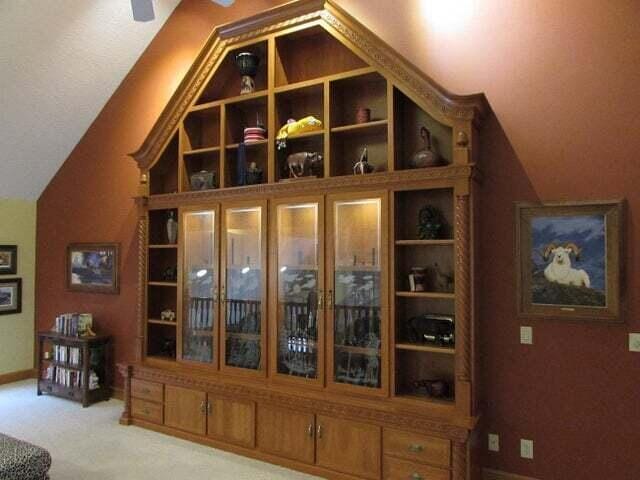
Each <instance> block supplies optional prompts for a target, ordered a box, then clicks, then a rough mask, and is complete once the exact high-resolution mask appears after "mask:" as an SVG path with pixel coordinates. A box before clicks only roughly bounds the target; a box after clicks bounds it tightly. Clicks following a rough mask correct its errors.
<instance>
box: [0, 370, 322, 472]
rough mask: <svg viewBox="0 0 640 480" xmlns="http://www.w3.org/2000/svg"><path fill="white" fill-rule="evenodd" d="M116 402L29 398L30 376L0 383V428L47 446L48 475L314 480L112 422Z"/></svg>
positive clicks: (119, 409) (32, 386)
mask: <svg viewBox="0 0 640 480" xmlns="http://www.w3.org/2000/svg"><path fill="white" fill-rule="evenodd" d="M121 412H122V402H120V401H119V400H110V401H109V402H101V403H96V404H95V405H92V406H91V407H89V408H82V406H81V405H80V404H78V403H74V402H70V401H67V400H63V399H59V398H55V397H48V396H41V397H38V396H36V385H35V381H34V380H25V381H23V382H17V383H12V384H9V385H3V386H0V432H2V433H6V434H7V435H11V436H14V437H16V438H19V439H22V440H26V441H28V442H31V443H34V444H36V445H39V446H41V447H44V448H46V449H47V450H49V452H50V453H51V457H52V459H53V464H52V466H51V471H50V472H51V480H85V479H86V480H107V479H118V480H120V479H132V480H133V479H135V480H147V479H148V480H163V479H168V480H183V479H185V480H210V479H216V480H245V479H246V480H305V479H306V480H311V479H315V478H316V477H312V476H309V475H304V474H301V473H297V472H293V471H291V470H287V469H284V468H280V467H276V466H273V465H269V464H267V463H263V462H259V461H256V460H251V459H248V458H244V457H240V456H238V455H233V454H231V453H227V452H222V451H220V450H215V449H213V448H209V447H205V446H202V445H198V444H195V443H191V442H187V441H184V440H180V439H178V438H173V437H170V436H168V435H162V434H159V433H155V432H151V431H148V430H144V429H142V428H138V427H133V426H131V427H124V426H121V425H119V424H118V418H119V417H120V413H121Z"/></svg>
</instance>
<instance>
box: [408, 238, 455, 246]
mask: <svg viewBox="0 0 640 480" xmlns="http://www.w3.org/2000/svg"><path fill="white" fill-rule="evenodd" d="M454 244H455V240H453V239H443V240H396V245H397V246H399V247H405V246H406V247H411V246H416V247H419V246H425V247H428V246H438V245H443V246H446V245H454Z"/></svg>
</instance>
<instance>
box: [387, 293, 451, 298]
mask: <svg viewBox="0 0 640 480" xmlns="http://www.w3.org/2000/svg"><path fill="white" fill-rule="evenodd" d="M396 297H405V298H439V299H446V300H455V298H456V294H455V293H441V292H396Z"/></svg>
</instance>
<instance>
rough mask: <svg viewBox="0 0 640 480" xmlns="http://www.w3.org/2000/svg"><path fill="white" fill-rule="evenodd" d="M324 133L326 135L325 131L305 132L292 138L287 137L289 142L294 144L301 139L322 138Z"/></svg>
mask: <svg viewBox="0 0 640 480" xmlns="http://www.w3.org/2000/svg"><path fill="white" fill-rule="evenodd" d="M324 133H325V131H324V130H315V131H313V132H303V133H299V134H297V135H293V136H291V137H287V142H289V141H291V142H293V141H295V140H298V139H299V138H309V137H320V136H322V135H324Z"/></svg>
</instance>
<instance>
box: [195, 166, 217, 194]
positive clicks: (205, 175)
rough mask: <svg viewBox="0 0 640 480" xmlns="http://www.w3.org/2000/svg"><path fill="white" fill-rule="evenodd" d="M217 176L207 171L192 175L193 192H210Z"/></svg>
mask: <svg viewBox="0 0 640 480" xmlns="http://www.w3.org/2000/svg"><path fill="white" fill-rule="evenodd" d="M215 179H216V174H215V173H214V172H209V171H207V170H201V171H199V172H198V173H194V174H193V175H191V190H210V189H212V188H213V184H214V183H215Z"/></svg>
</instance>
